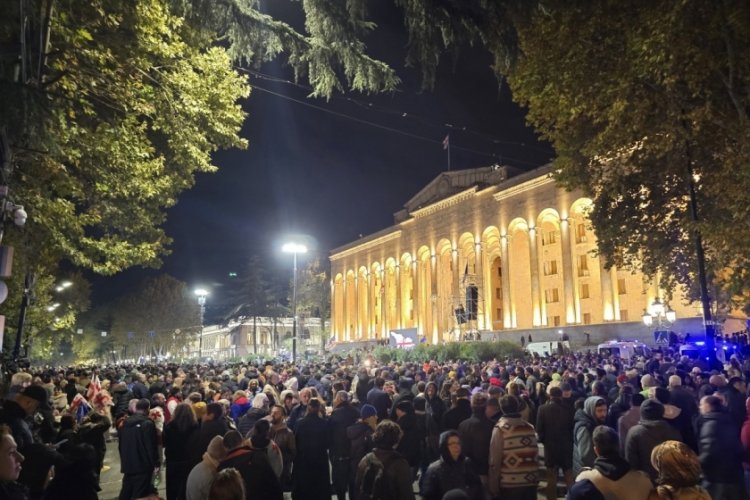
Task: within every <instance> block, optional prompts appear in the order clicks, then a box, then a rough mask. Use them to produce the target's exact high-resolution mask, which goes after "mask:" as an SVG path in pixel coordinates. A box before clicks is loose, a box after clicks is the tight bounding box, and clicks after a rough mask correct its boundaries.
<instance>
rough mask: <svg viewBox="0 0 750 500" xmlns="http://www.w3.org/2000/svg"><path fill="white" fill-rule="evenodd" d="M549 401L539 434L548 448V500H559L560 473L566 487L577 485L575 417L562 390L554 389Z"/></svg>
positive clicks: (538, 422)
mask: <svg viewBox="0 0 750 500" xmlns="http://www.w3.org/2000/svg"><path fill="white" fill-rule="evenodd" d="M548 393H549V396H550V399H549V401H548V402H547V403H546V404H543V405H542V406H540V407H539V410H538V412H537V416H536V433H537V436H538V437H539V442H540V443H542V444H543V445H544V466H545V471H546V481H547V487H546V489H545V495H546V496H547V499H548V500H555V499H556V498H557V474H558V471H562V473H563V478H564V479H565V485H566V486H567V487H568V488H570V487H571V485H572V484H573V426H574V422H573V414H572V413H571V412H570V411H569V410H568V408H567V407H566V406H564V405H563V402H562V395H563V392H562V389H560V388H559V387H550V388H549V389H548Z"/></svg>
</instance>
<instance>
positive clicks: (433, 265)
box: [430, 254, 440, 344]
mask: <svg viewBox="0 0 750 500" xmlns="http://www.w3.org/2000/svg"><path fill="white" fill-rule="evenodd" d="M430 288H432V290H431V292H432V293H430V303H431V305H430V307H431V309H432V321H431V323H432V343H433V344H437V343H439V340H440V339H439V336H440V335H439V333H438V332H439V329H438V328H439V327H438V319H437V318H438V314H437V308H438V304H437V301H438V296H437V290H438V289H437V255H435V254H432V255H431V256H430Z"/></svg>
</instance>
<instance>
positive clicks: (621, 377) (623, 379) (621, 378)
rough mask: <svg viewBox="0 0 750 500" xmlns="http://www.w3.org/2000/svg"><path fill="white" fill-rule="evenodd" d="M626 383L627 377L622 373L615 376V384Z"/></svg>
mask: <svg viewBox="0 0 750 500" xmlns="http://www.w3.org/2000/svg"><path fill="white" fill-rule="evenodd" d="M627 381H628V376H627V375H625V374H624V373H621V374H619V375H618V376H617V383H618V384H624V383H626V382H627Z"/></svg>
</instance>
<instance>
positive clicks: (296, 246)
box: [281, 243, 307, 363]
mask: <svg viewBox="0 0 750 500" xmlns="http://www.w3.org/2000/svg"><path fill="white" fill-rule="evenodd" d="M281 251H282V252H284V253H290V254H292V256H293V263H294V266H293V268H292V363H296V362H297V254H298V253H307V247H306V246H305V245H302V244H300V243H285V244H284V245H283V246H282V247H281Z"/></svg>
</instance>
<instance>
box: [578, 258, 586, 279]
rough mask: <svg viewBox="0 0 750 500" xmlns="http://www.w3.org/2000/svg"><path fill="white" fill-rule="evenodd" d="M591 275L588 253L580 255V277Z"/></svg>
mask: <svg viewBox="0 0 750 500" xmlns="http://www.w3.org/2000/svg"><path fill="white" fill-rule="evenodd" d="M588 275H589V259H588V257H587V256H586V254H583V255H579V256H578V277H579V278H582V277H584V276H588Z"/></svg>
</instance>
